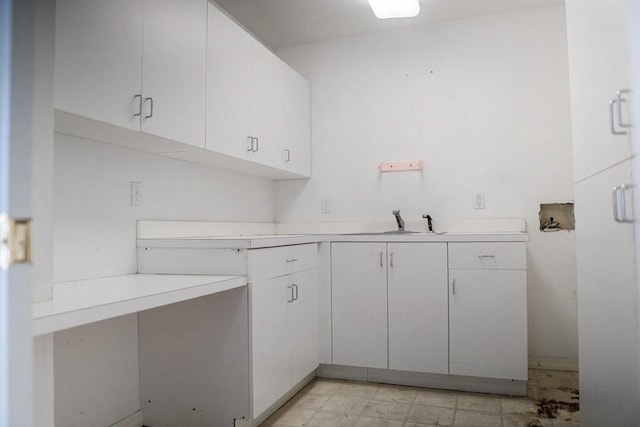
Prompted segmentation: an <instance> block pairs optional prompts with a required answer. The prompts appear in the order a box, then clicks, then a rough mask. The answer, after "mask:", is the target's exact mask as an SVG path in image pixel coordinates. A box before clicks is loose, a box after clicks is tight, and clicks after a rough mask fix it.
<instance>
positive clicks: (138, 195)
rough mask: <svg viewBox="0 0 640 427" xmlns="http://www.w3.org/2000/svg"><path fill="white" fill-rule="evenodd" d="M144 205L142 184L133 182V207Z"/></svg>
mask: <svg viewBox="0 0 640 427" xmlns="http://www.w3.org/2000/svg"><path fill="white" fill-rule="evenodd" d="M141 205H142V183H141V182H138V181H131V206H141Z"/></svg>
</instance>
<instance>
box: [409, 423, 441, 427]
mask: <svg viewBox="0 0 640 427" xmlns="http://www.w3.org/2000/svg"><path fill="white" fill-rule="evenodd" d="M433 426H437V424H422V423H404V427H433Z"/></svg>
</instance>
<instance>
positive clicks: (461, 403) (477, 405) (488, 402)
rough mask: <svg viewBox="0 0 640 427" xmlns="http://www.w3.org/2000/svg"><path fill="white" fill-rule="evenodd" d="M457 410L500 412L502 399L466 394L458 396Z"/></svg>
mask: <svg viewBox="0 0 640 427" xmlns="http://www.w3.org/2000/svg"><path fill="white" fill-rule="evenodd" d="M456 408H458V409H466V410H469V411H484V412H500V397H498V396H493V395H486V394H479V393H473V394H471V393H465V394H461V395H459V396H458V402H457V406H456Z"/></svg>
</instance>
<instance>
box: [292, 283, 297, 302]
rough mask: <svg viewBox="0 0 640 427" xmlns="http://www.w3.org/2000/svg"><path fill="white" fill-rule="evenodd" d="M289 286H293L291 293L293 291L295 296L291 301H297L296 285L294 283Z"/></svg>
mask: <svg viewBox="0 0 640 427" xmlns="http://www.w3.org/2000/svg"><path fill="white" fill-rule="evenodd" d="M291 286H293V291H294V295H295V296H294V297H293V300H294V301H297V300H298V285H296V284H295V283H294V284H293V285H291Z"/></svg>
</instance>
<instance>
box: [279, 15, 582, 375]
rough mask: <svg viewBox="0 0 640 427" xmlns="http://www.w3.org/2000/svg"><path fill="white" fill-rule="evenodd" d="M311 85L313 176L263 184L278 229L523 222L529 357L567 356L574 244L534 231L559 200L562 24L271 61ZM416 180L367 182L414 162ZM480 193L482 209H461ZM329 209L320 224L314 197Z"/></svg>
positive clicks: (407, 34)
mask: <svg viewBox="0 0 640 427" xmlns="http://www.w3.org/2000/svg"><path fill="white" fill-rule="evenodd" d="M277 54H278V55H279V56H281V57H282V58H283V59H284V60H285V61H286V62H288V63H289V64H291V65H292V66H293V67H294V68H295V69H296V70H298V71H299V72H300V73H301V74H302V75H304V76H305V77H306V78H307V79H309V80H310V82H311V87H312V144H313V164H312V168H313V177H312V178H311V179H310V180H309V181H291V182H279V183H277V184H276V201H277V203H276V206H277V212H276V219H277V221H278V222H306V221H372V220H391V221H392V216H391V211H392V210H393V209H400V210H401V212H402V215H403V217H404V218H405V220H412V219H414V220H415V219H418V218H420V217H421V216H422V214H423V213H429V214H431V216H432V217H433V218H434V226H435V228H436V230H437V227H438V220H440V219H443V218H446V219H474V218H496V217H498V218H504V217H524V218H526V221H527V227H528V232H529V237H530V241H529V243H528V260H527V261H528V310H529V354H530V355H531V356H534V357H542V358H569V359H570V360H572V361H573V362H575V358H577V348H578V346H577V316H576V277H575V239H574V234H573V233H567V232H561V233H556V234H554V233H541V232H539V231H538V224H537V223H538V210H539V204H540V203H541V202H548V201H566V200H572V199H573V171H572V151H571V149H572V147H571V132H570V127H571V123H570V111H569V81H568V65H567V46H566V29H565V16H564V8H563V7H549V8H542V9H534V10H527V11H522V12H516V13H507V14H501V15H494V16H488V17H481V18H474V19H466V20H459V21H451V22H444V23H438V24H430V25H422V26H416V27H411V28H407V29H402V30H391V31H387V32H382V33H374V34H370V35H364V36H357V37H351V38H344V39H337V40H332V41H327V42H323V43H317V44H310V45H301V46H297V47H292V48H287V49H282V50H279V51H277ZM417 159H421V160H422V161H423V162H424V170H423V171H422V172H395V173H385V174H381V173H379V172H378V169H377V165H378V163H379V162H383V161H384V162H389V161H403V160H417ZM476 192H484V193H485V196H486V209H484V210H475V209H473V204H472V202H473V199H474V194H475V193H476ZM323 198H325V199H329V200H330V201H331V203H332V210H333V212H332V213H331V214H321V212H320V203H321V200H322V199H323Z"/></svg>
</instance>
